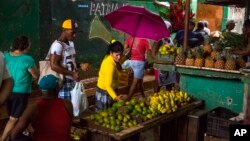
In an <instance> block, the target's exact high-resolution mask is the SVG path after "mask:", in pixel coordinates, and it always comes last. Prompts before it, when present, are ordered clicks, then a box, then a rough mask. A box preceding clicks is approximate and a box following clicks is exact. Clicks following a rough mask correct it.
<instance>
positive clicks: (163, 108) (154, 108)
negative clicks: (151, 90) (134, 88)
mask: <svg viewBox="0 0 250 141" xmlns="http://www.w3.org/2000/svg"><path fill="white" fill-rule="evenodd" d="M190 100H191V98H190V97H189V96H188V95H187V93H186V92H182V91H178V92H176V91H174V90H172V91H166V90H161V91H160V92H159V93H155V94H154V95H153V96H151V97H150V98H149V103H150V105H149V109H150V111H151V112H152V113H153V114H157V113H160V114H165V113H171V112H175V111H176V110H177V108H178V107H181V106H184V105H186V104H188V102H189V101H190Z"/></svg>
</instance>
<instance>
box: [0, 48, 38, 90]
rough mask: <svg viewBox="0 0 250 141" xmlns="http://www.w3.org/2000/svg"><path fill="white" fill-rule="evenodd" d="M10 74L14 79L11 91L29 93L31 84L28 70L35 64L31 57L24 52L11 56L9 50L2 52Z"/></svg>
mask: <svg viewBox="0 0 250 141" xmlns="http://www.w3.org/2000/svg"><path fill="white" fill-rule="evenodd" d="M4 56H5V59H6V60H7V61H6V62H7V65H8V68H9V71H10V74H11V76H12V78H13V80H14V87H13V90H12V92H17V93H30V92H31V85H32V75H31V74H30V72H29V69H31V68H32V67H33V66H34V65H35V61H34V60H33V58H31V57H30V56H28V55H26V54H21V55H19V56H13V55H11V53H10V52H5V53H4Z"/></svg>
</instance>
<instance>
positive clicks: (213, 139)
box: [204, 135, 229, 141]
mask: <svg viewBox="0 0 250 141" xmlns="http://www.w3.org/2000/svg"><path fill="white" fill-rule="evenodd" d="M204 141H229V140H227V139H223V138H217V137H214V136H207V135H204Z"/></svg>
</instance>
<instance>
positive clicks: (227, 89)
mask: <svg viewBox="0 0 250 141" xmlns="http://www.w3.org/2000/svg"><path fill="white" fill-rule="evenodd" d="M154 67H155V68H160V69H162V70H166V71H177V72H178V73H179V74H180V88H181V89H182V90H183V91H187V92H188V93H189V94H190V95H191V96H194V97H196V98H198V99H200V100H204V101H205V109H207V110H211V109H213V108H215V107H217V106H222V107H225V108H228V109H231V110H232V111H235V112H238V113H239V112H242V103H243V102H242V100H243V95H244V83H243V82H242V81H241V78H242V76H243V74H241V73H240V72H239V71H229V70H219V69H210V68H201V67H194V66H193V67H190V66H185V65H176V66H174V65H164V64H155V65H154Z"/></svg>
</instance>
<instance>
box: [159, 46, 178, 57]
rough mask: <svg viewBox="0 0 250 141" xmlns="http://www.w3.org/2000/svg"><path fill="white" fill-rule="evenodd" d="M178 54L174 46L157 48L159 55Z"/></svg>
mask: <svg viewBox="0 0 250 141" xmlns="http://www.w3.org/2000/svg"><path fill="white" fill-rule="evenodd" d="M177 52H178V48H177V47H174V46H170V45H169V44H164V45H162V46H161V47H160V48H159V53H160V54H161V55H163V54H166V55H170V54H173V55H176V54H177Z"/></svg>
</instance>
